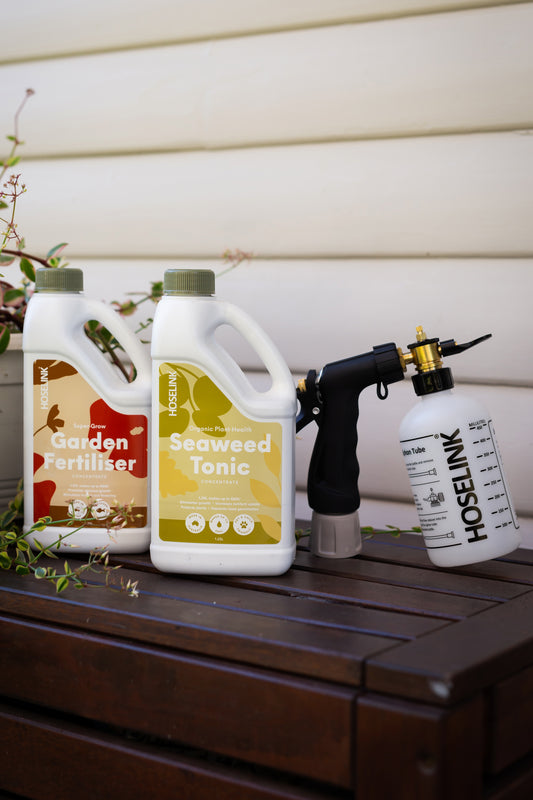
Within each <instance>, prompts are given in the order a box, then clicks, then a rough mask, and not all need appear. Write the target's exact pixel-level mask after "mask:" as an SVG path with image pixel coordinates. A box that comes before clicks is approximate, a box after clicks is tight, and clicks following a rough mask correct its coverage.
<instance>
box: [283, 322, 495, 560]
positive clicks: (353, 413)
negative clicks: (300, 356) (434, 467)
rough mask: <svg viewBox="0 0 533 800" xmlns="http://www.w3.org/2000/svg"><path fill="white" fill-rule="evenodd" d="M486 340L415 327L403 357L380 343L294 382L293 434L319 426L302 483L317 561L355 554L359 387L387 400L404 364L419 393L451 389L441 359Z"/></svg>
mask: <svg viewBox="0 0 533 800" xmlns="http://www.w3.org/2000/svg"><path fill="white" fill-rule="evenodd" d="M490 336H491V334H488V335H487V336H482V337H480V338H478V339H475V340H474V341H472V342H467V343H466V344H457V343H456V342H455V341H454V340H452V339H448V340H446V341H443V342H439V340H438V339H427V338H426V335H425V333H424V332H423V330H422V328H417V341H416V342H415V343H414V344H411V345H408V350H409V352H407V353H403V352H402V351H401V350H400V349H399V348H398V347H397V346H396V345H395V344H394V343H393V342H389V343H387V344H381V345H378V346H376V347H374V348H373V350H372V351H371V352H369V353H362V354H361V355H357V356H353V357H351V358H346V359H343V360H341V361H334V362H332V363H331V364H326V366H325V367H323V368H322V369H321V371H320V372H319V373H318V374H317V373H316V372H315V371H314V370H310V372H308V374H307V377H306V378H305V379H301V380H300V382H299V384H298V388H297V397H298V400H299V402H300V412H299V414H298V416H297V418H296V430H297V431H299V430H301V429H302V428H303V427H305V426H306V425H307V424H308V423H309V422H311V420H314V421H315V422H316V423H317V425H318V434H317V437H316V441H315V446H314V449H313V453H312V456H311V461H310V465H309V474H308V482H307V497H308V501H309V505H310V506H311V508H312V509H313V517H312V525H311V551H312V552H313V553H314V554H315V555H319V556H324V557H327V558H347V557H349V556H353V555H356V554H357V553H358V552H359V550H360V549H361V533H360V524H359V515H358V509H359V504H360V497H359V490H358V485H357V483H358V477H359V464H358V462H357V455H356V449H357V421H358V416H359V407H358V406H359V395H360V394H361V392H362V391H363V389H365V388H366V387H367V386H371V385H374V384H375V385H376V386H377V394H378V397H379V398H380V399H385V398H386V397H387V395H388V386H389V384H391V383H395V382H396V381H400V380H403V378H404V373H405V371H406V368H407V365H408V364H414V365H415V367H416V369H417V375H416V376H414V378H413V381H414V382H415V379H416V381H418V382H419V383H421V385H423V387H425V389H422V391H419V388H417V384H416V383H415V391H416V392H417V394H422V393H428V392H431V391H440V389H441V388H446V389H449V388H451V386H453V379H452V378H451V373H450V371H449V370H448V369H446V368H442V357H443V356H449V355H453V354H454V353H461V352H463V351H464V350H467V349H468V348H470V347H473V346H474V345H476V344H478V343H479V342H482V341H484V340H485V339H488V338H489V337H490ZM432 387H433V388H432ZM439 387H440V388H439Z"/></svg>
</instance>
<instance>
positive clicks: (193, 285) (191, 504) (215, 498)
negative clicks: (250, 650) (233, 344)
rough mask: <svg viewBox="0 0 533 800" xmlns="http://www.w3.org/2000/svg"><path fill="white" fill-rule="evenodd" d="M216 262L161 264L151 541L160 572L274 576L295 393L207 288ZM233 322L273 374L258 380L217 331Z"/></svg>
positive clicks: (290, 543) (273, 360) (287, 535)
mask: <svg viewBox="0 0 533 800" xmlns="http://www.w3.org/2000/svg"><path fill="white" fill-rule="evenodd" d="M214 292H215V276H214V273H213V272H211V270H174V269H171V270H167V271H166V273H165V277H164V296H163V298H162V299H161V301H160V302H159V304H158V306H157V310H156V314H155V319H154V325H153V332H152V383H153V386H154V393H153V399H152V408H153V417H152V478H153V484H152V543H151V548H150V553H151V558H152V561H153V563H154V565H155V566H156V567H157V568H158V569H160V570H162V571H166V572H185V573H197V574H217V573H218V574H230V575H279V574H282V573H283V572H285V571H286V570H287V569H289V567H290V565H291V564H292V561H293V559H294V554H295V533H294V446H295V418H296V392H295V387H294V384H293V381H292V377H291V374H290V372H289V370H288V368H287V366H286V364H285V362H284V361H283V359H282V357H281V355H280V354H279V352H278V351H277V349H276V348H275V346H274V345H273V343H272V342H271V341H270V339H269V338H268V337H267V335H266V334H265V333H264V332H263V331H262V330H261V328H260V327H259V326H258V325H257V323H255V322H254V320H252V319H251V318H250V317H249V316H248V315H247V314H245V313H244V312H243V311H241V310H240V309H238V308H236V307H235V306H233V305H231V304H229V303H226V302H224V301H221V300H218V299H217V298H216V297H215V296H214ZM222 325H229V326H231V327H233V328H234V329H235V330H236V331H238V332H239V333H240V334H241V335H242V336H243V337H244V339H246V340H247V341H248V342H249V343H250V344H251V345H252V347H253V348H254V350H255V351H256V352H257V353H258V354H259V356H260V358H261V360H262V362H263V364H264V365H265V367H266V369H267V371H268V372H269V374H270V377H271V386H270V388H269V389H268V390H267V391H265V392H260V391H257V390H256V389H254V388H253V387H252V386H251V384H250V383H249V381H248V380H247V378H246V377H245V375H244V373H243V372H242V370H241V369H240V367H239V366H238V365H237V363H236V362H235V360H234V359H233V358H232V357H231V356H230V355H229V353H228V352H227V350H226V349H225V348H224V347H223V346H222V345H221V344H220V343H219V342H218V341H217V338H216V332H217V329H218V328H219V327H220V326H222Z"/></svg>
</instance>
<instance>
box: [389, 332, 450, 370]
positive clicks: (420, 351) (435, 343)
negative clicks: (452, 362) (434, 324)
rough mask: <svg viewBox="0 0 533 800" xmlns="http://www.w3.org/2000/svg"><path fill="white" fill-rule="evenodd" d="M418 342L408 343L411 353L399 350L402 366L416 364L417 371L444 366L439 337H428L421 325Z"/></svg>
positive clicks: (417, 337) (417, 334)
mask: <svg viewBox="0 0 533 800" xmlns="http://www.w3.org/2000/svg"><path fill="white" fill-rule="evenodd" d="M416 342H419V343H420V344H417V343H414V344H410V345H407V346H408V348H409V350H410V351H411V352H410V353H402V352H401V351H400V350H398V353H399V355H400V361H401V363H402V367H403V368H404V369H405V366H404V365H407V364H414V365H415V368H416V370H417V372H431V371H432V370H435V369H440V368H441V367H442V357H441V350H440V346H439V340H438V339H428V338H427V336H426V334H425V332H424V329H423V328H422V326H421V325H419V326H418V327H417V329H416Z"/></svg>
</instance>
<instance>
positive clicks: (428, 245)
mask: <svg viewBox="0 0 533 800" xmlns="http://www.w3.org/2000/svg"><path fill="white" fill-rule="evenodd" d="M23 175H24V179H25V181H26V184H27V186H28V189H29V191H28V193H27V194H26V195H25V196H24V197H23V198H22V199H21V201H20V202H19V205H18V209H17V210H18V214H19V216H18V220H19V225H20V230H21V231H22V232H23V233H25V235H26V238H27V240H28V242H31V246H32V248H34V249H41V250H43V249H45V248H46V249H48V247H49V245H50V241H52V242H54V241H68V242H69V243H70V245H71V252H73V253H74V254H76V255H79V256H86V257H90V256H95V255H100V256H101V255H104V254H105V255H108V256H117V257H118V256H122V257H123V256H136V257H142V256H145V257H146V256H158V257H165V256H166V257H171V256H172V255H176V256H177V255H178V254H180V255H182V256H196V257H204V256H212V255H216V254H218V253H221V252H223V251H224V250H225V249H226V248H227V247H233V246H239V247H241V248H242V249H244V250H252V251H254V252H255V253H256V254H257V255H260V256H262V257H271V256H276V257H283V256H290V257H308V256H312V257H315V258H316V257H324V256H336V257H343V256H354V255H358V256H365V255H372V256H423V257H428V256H441V257H442V256H446V255H462V256H476V255H486V254H490V255H491V256H506V255H512V256H524V255H530V254H531V253H533V226H531V213H530V207H531V197H532V196H533V137H532V136H526V135H522V134H519V133H498V134H496V133H494V134H474V135H469V136H443V137H427V138H420V139H395V140H381V141H361V142H354V143H352V142H350V143H348V142H346V143H336V144H324V145H301V146H292V147H289V146H285V147H272V148H249V149H244V150H222V151H215V152H188V153H178V154H171V155H163V154H158V155H150V156H137V157H134V156H123V157H108V158H92V159H91V158H84V159H70V160H69V159H64V160H59V159H58V160H49V161H46V162H27V163H26V164H25V166H24V172H23ZM237 243H238V244H237Z"/></svg>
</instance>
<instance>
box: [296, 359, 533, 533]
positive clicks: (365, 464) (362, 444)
mask: <svg viewBox="0 0 533 800" xmlns="http://www.w3.org/2000/svg"><path fill="white" fill-rule="evenodd" d="M458 358H460V356H458ZM410 384H411V382H410V381H403V382H400V383H398V384H395V385H394V386H391V387H390V393H389V397H388V398H387V400H384V401H381V400H379V399H378V398H377V396H376V392H375V390H374V388H373V387H369V388H368V389H366V390H365V391H364V392H363V393H362V394H361V398H360V413H359V422H358V426H357V430H358V434H359V443H358V448H357V454H358V461H359V466H360V469H361V473H360V476H359V491H360V492H361V494H362V495H364V496H366V497H370V498H374V499H377V500H396V501H406V500H408V501H410V500H411V498H412V495H411V490H410V486H409V481H408V478H407V472H406V470H405V466H404V462H403V456H402V454H401V449H400V445H399V442H398V429H399V426H400V422H401V420H402V419H403V417H404V415H405V414H406V413H407V411H408V410H409V409H410V408H412V407H413V405H414V404H415V403H417V402H418V398H417V397H416V396H415V394H414V391H413V388H412V386H411V385H410ZM456 391H462V392H465V393H468V394H469V395H470V396H472V397H475V398H477V399H478V400H480V401H481V402H482V403H484V404H485V406H486V407H487V409H488V410H489V412H490V413H491V416H492V419H493V420H494V425H495V429H496V436H497V438H498V443H499V446H500V451H501V454H502V458H503V463H504V467H505V472H506V475H507V479H508V482H509V485H510V489H511V494H512V497H513V500H514V504H515V507H516V511H517V513H518V514H519V515H521V514H523V515H524V516H526V517H527V516H530V517H531V516H533V494H532V492H531V476H532V475H533V426H532V425H531V409H532V408H533V389H525V388H524V389H516V388H510V387H501V386H472V385H458V386H457V390H456ZM315 438H316V426H315V425H314V424H312V425H308V426H307V427H306V428H304V429H303V430H302V431H301V432H300V433H299V434H298V438H297V445H296V454H297V455H296V458H297V461H296V463H297V484H298V486H299V488H304V487H305V485H306V482H307V470H308V464H309V458H310V454H311V451H312V448H313V445H314V442H315ZM387 522H390V523H391V524H395V523H394V520H384V523H387Z"/></svg>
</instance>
